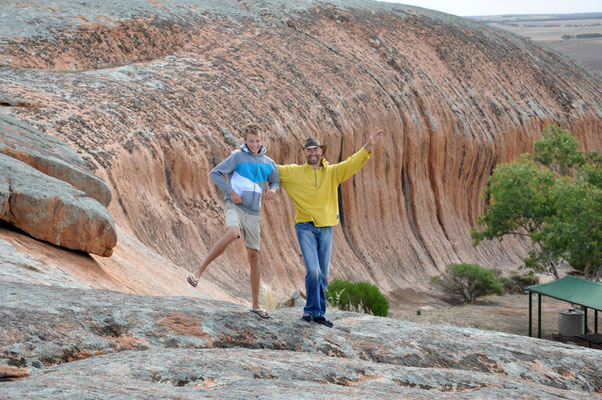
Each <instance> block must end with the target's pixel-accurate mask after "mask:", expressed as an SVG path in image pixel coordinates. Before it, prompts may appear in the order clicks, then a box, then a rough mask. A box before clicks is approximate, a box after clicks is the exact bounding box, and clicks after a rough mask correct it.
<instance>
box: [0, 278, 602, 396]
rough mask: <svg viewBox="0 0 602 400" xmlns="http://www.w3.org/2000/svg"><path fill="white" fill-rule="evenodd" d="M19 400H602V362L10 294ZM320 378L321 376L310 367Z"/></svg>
mask: <svg viewBox="0 0 602 400" xmlns="http://www.w3.org/2000/svg"><path fill="white" fill-rule="evenodd" d="M3 289H4V290H2V292H1V293H0V302H1V303H2V304H3V305H4V307H3V308H2V309H0V346H1V347H0V379H2V380H8V379H11V380H14V379H19V378H23V377H27V378H25V379H20V380H15V381H13V382H3V383H2V384H0V397H2V396H5V397H8V398H41V397H43V398H50V399H54V398H56V399H62V398H74V397H84V398H86V397H98V396H100V397H107V396H111V397H116V398H131V397H136V398H158V397H161V398H178V397H182V396H183V397H203V398H233V399H238V398H241V399H242V398H249V396H250V395H251V394H252V395H254V396H259V397H260V398H274V399H284V398H294V399H297V398H308V397H309V398H320V399H321V398H332V397H337V396H338V397H342V398H350V399H382V398H391V397H410V398H449V397H451V396H455V398H458V397H460V398H496V397H499V398H502V397H503V398H508V397H511V398H525V399H527V398H534V397H537V398H541V397H544V398H571V399H592V398H600V397H601V396H600V390H601V387H602V371H601V370H600V368H599V360H600V358H599V357H600V356H599V354H598V353H599V350H595V349H588V348H584V347H575V346H570V345H564V344H559V343H554V342H549V341H545V340H539V339H534V338H526V337H519V336H514V335H509V334H500V333H495V332H490V331H480V330H476V329H461V328H455V327H435V326H429V325H420V324H415V323H411V322H407V321H400V320H393V319H387V318H379V317H373V316H368V315H360V314H355V313H347V312H342V311H335V312H332V313H331V314H330V316H331V317H332V319H333V321H334V323H335V327H334V328H333V329H328V328H325V327H323V326H321V325H316V324H311V325H310V324H307V323H305V322H303V321H301V320H300V319H299V312H298V311H296V310H277V311H274V312H273V313H272V318H271V319H269V320H267V321H266V320H262V319H259V318H258V317H256V316H254V315H253V314H251V313H250V312H248V309H246V308H243V307H240V306H236V305H233V304H232V303H225V302H220V301H214V300H200V299H192V298H189V297H153V296H139V295H127V294H122V293H117V292H111V291H101V290H82V289H74V288H56V287H50V286H41V285H27V286H26V285H23V284H20V283H8V284H6V285H5V286H4V287H3ZM309 366H311V368H310V367H309Z"/></svg>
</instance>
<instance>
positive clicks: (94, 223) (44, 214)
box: [0, 154, 117, 257]
mask: <svg viewBox="0 0 602 400" xmlns="http://www.w3.org/2000/svg"><path fill="white" fill-rule="evenodd" d="M0 177H2V178H3V179H6V182H7V183H8V185H2V186H0V193H1V194H0V199H6V201H4V206H0V211H3V212H2V213H1V214H0V219H2V220H4V221H8V222H10V223H11V224H13V225H14V226H16V227H17V228H20V229H23V230H24V231H26V232H27V233H29V234H30V235H32V236H33V237H35V238H38V239H41V240H45V241H47V242H50V243H54V244H57V245H59V246H62V247H66V248H68V249H74V250H82V251H85V252H88V253H94V254H98V255H101V256H104V257H108V256H110V255H111V254H112V253H113V247H115V244H116V242H117V232H116V230H115V226H114V224H113V218H112V217H111V215H110V214H109V212H108V210H107V209H106V208H105V207H103V206H102V205H101V204H100V203H99V202H98V201H96V200H94V199H92V198H91V197H88V196H86V194H85V193H84V192H82V191H80V190H77V189H75V188H74V187H73V186H71V185H69V184H68V183H66V182H64V181H61V180H59V179H55V178H52V177H49V176H48V175H46V174H44V173H42V172H40V171H38V170H37V169H35V168H32V167H30V166H29V165H27V164H25V163H23V162H21V161H19V160H17V159H14V158H12V157H9V156H6V155H4V154H0ZM7 186H8V187H7Z"/></svg>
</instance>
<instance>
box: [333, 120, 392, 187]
mask: <svg viewBox="0 0 602 400" xmlns="http://www.w3.org/2000/svg"><path fill="white" fill-rule="evenodd" d="M383 133H384V131H383V130H381V129H378V128H374V129H373V130H372V133H371V134H370V138H369V139H368V141H367V142H366V144H365V145H364V147H363V148H362V149H360V150H359V151H357V152H356V153H355V154H353V155H352V156H351V157H349V158H348V159H346V160H345V161H343V162H340V163H338V164H335V165H333V168H335V173H336V177H337V180H338V182H344V181H346V180H347V179H349V178H351V177H352V176H353V175H354V174H355V173H356V172H357V171H359V170H360V169H361V168H362V167H363V166H364V164H365V163H366V161H368V159H369V158H370V155H371V154H372V148H373V146H374V145H375V144H376V143H377V142H378V140H379V139H380V137H381V136H382V135H383Z"/></svg>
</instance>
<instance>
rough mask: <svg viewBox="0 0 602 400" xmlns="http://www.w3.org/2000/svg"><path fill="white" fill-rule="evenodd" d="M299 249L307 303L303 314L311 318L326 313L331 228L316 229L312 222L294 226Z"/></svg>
mask: <svg viewBox="0 0 602 400" xmlns="http://www.w3.org/2000/svg"><path fill="white" fill-rule="evenodd" d="M295 231H296V232H297V239H298V240H299V247H300V248H301V253H302V254H303V260H304V261H305V270H306V274H305V292H306V296H307V303H306V304H305V308H304V309H303V312H304V313H305V314H309V315H311V316H313V317H323V316H324V314H325V313H326V295H325V294H324V291H325V290H326V286H328V265H329V264H330V252H331V250H332V226H324V227H319V228H318V227H316V226H315V225H314V223H313V222H301V223H298V224H295Z"/></svg>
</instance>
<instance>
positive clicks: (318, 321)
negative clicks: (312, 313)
mask: <svg viewBox="0 0 602 400" xmlns="http://www.w3.org/2000/svg"><path fill="white" fill-rule="evenodd" d="M314 322H315V323H316V324H320V325H324V326H326V327H328V328H332V327H333V326H334V324H333V323H332V322H330V321H329V320H327V319H326V318H324V317H314Z"/></svg>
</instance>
